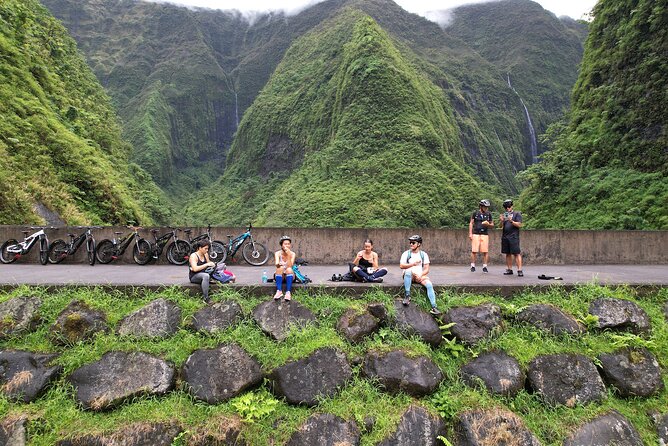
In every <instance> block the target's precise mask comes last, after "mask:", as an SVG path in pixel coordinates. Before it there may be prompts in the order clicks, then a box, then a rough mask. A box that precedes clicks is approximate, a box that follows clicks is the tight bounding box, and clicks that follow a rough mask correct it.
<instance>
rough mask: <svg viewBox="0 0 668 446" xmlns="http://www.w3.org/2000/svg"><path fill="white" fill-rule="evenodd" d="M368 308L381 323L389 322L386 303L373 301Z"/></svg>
mask: <svg viewBox="0 0 668 446" xmlns="http://www.w3.org/2000/svg"><path fill="white" fill-rule="evenodd" d="M366 308H367V310H368V311H369V313H371V314H372V315H373V316H374V317H376V319H378V320H379V321H380V323H381V325H385V324H386V323H387V308H385V304H384V303H382V302H371V303H370V304H369V305H367V307H366Z"/></svg>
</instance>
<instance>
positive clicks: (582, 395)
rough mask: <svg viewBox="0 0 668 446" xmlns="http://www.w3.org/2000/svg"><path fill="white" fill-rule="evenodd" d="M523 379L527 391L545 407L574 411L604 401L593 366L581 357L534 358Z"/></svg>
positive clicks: (599, 379)
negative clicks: (539, 398)
mask: <svg viewBox="0 0 668 446" xmlns="http://www.w3.org/2000/svg"><path fill="white" fill-rule="evenodd" d="M527 375H528V378H529V384H530V385H531V387H532V388H533V389H534V390H535V391H536V392H538V393H539V394H540V395H541V396H542V397H543V400H544V401H545V402H546V403H549V404H564V405H566V406H568V407H574V406H575V405H576V404H586V403H589V402H592V401H601V400H602V399H603V398H604V397H605V386H604V385H603V381H602V380H601V376H600V375H599V374H598V371H597V370H596V366H595V365H594V363H593V362H592V360H591V359H589V358H587V357H586V356H583V355H575V354H560V355H544V356H537V357H535V358H534V359H533V360H532V361H531V362H530V363H529V367H528V373H527Z"/></svg>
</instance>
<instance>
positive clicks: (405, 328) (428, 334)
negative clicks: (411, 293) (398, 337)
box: [394, 300, 443, 348]
mask: <svg viewBox="0 0 668 446" xmlns="http://www.w3.org/2000/svg"><path fill="white" fill-rule="evenodd" d="M394 309H395V311H396V321H395V323H396V326H397V329H398V330H399V331H400V332H402V333H403V334H405V335H408V336H413V335H417V336H419V337H420V338H422V340H423V341H424V342H426V343H427V344H429V345H431V346H432V347H434V348H436V347H438V346H439V345H441V341H443V335H442V334H441V329H440V328H438V323H437V322H436V321H435V320H434V318H433V316H432V315H430V314H429V313H427V312H426V311H424V310H422V309H421V308H420V307H418V306H417V305H414V304H413V305H403V304H402V303H401V301H400V300H395V301H394Z"/></svg>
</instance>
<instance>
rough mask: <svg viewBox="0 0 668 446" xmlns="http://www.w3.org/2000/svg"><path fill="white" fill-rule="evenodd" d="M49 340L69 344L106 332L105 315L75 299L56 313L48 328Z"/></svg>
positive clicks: (107, 327)
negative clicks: (54, 320)
mask: <svg viewBox="0 0 668 446" xmlns="http://www.w3.org/2000/svg"><path fill="white" fill-rule="evenodd" d="M49 332H50V337H51V341H52V342H53V343H54V344H56V345H71V344H76V343H77V342H81V341H86V340H89V339H92V338H94V337H95V334H96V333H100V332H102V333H108V332H109V326H108V325H107V316H106V315H105V314H104V313H103V312H102V311H98V310H94V309H92V308H90V307H89V306H88V305H87V304H86V303H85V302H84V301H81V300H75V301H72V302H70V304H69V305H68V306H67V307H66V308H65V309H64V310H63V311H62V312H61V313H60V314H59V315H58V318H57V319H56V322H54V324H53V325H52V326H51V328H50V329H49Z"/></svg>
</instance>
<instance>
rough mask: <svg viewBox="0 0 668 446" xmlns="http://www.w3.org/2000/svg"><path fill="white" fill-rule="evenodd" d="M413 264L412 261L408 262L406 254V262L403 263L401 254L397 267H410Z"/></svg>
mask: <svg viewBox="0 0 668 446" xmlns="http://www.w3.org/2000/svg"><path fill="white" fill-rule="evenodd" d="M412 266H414V264H413V263H408V256H406V263H404V255H403V254H402V255H401V259H399V268H401V269H408V268H410V267H412Z"/></svg>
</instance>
